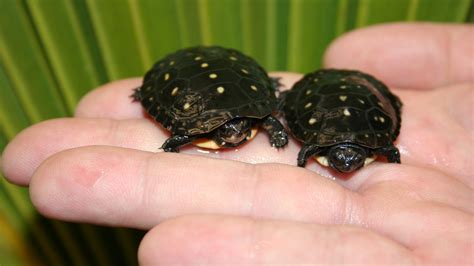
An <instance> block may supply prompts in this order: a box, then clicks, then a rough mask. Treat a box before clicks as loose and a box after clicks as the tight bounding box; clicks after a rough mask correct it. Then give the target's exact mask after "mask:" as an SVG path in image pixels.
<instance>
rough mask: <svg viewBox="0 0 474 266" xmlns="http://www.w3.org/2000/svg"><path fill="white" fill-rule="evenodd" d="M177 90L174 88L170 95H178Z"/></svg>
mask: <svg viewBox="0 0 474 266" xmlns="http://www.w3.org/2000/svg"><path fill="white" fill-rule="evenodd" d="M178 90H179V88H178V87H175V88H174V89H173V90H172V91H171V95H172V96H175V95H176V94H178Z"/></svg>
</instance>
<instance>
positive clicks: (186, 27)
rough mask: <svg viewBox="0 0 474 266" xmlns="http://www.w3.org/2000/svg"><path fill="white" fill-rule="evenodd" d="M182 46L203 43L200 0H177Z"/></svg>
mask: <svg viewBox="0 0 474 266" xmlns="http://www.w3.org/2000/svg"><path fill="white" fill-rule="evenodd" d="M175 3H176V11H177V12H176V13H177V18H178V26H179V33H180V36H181V38H180V40H181V47H188V46H194V45H199V44H202V43H203V42H202V39H201V26H200V21H199V13H198V9H199V8H198V2H197V1H194V0H175Z"/></svg>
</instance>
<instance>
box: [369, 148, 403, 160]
mask: <svg viewBox="0 0 474 266" xmlns="http://www.w3.org/2000/svg"><path fill="white" fill-rule="evenodd" d="M375 154H380V155H383V156H386V157H387V161H388V162H389V163H400V151H399V150H398V149H397V147H395V146H393V145H390V146H387V147H383V148H380V149H377V150H376V151H375Z"/></svg>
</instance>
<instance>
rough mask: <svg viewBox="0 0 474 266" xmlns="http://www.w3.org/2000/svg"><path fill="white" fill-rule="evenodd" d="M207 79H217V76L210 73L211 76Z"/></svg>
mask: <svg viewBox="0 0 474 266" xmlns="http://www.w3.org/2000/svg"><path fill="white" fill-rule="evenodd" d="M209 77H210V78H211V79H215V78H217V74H216V73H212V74H210V75H209Z"/></svg>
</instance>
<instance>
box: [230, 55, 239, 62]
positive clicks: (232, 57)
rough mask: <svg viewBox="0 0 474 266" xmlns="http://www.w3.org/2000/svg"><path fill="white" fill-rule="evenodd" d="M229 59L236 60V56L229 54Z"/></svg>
mask: <svg viewBox="0 0 474 266" xmlns="http://www.w3.org/2000/svg"><path fill="white" fill-rule="evenodd" d="M229 59H230V60H232V61H237V58H236V57H235V56H229Z"/></svg>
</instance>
